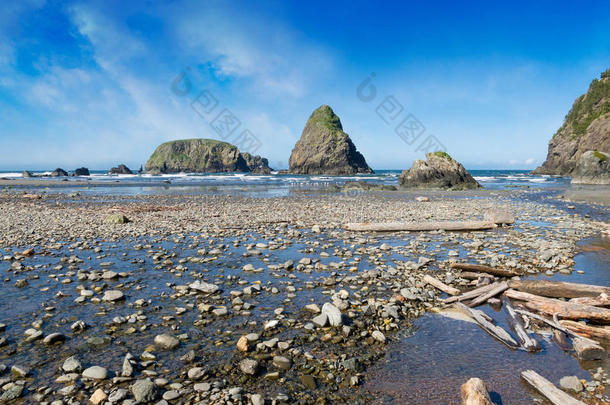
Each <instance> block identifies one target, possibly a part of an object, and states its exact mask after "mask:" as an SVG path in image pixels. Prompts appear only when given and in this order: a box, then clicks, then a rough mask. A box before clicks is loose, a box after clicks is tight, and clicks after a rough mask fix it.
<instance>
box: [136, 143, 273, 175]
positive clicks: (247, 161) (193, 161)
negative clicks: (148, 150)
mask: <svg viewBox="0 0 610 405" xmlns="http://www.w3.org/2000/svg"><path fill="white" fill-rule="evenodd" d="M250 165H252V166H250ZM146 171H147V172H161V173H180V172H186V173H189V172H190V173H220V172H256V173H268V172H270V169H269V166H268V162H267V159H263V158H261V157H260V156H252V155H250V154H246V153H241V152H240V151H239V149H237V147H236V146H235V145H231V144H230V143H227V142H221V141H216V140H213V139H186V140H179V141H171V142H166V143H164V144H162V145H160V146H159V147H157V149H156V150H155V152H154V153H153V154H152V156H151V157H150V159H148V162H147V163H146Z"/></svg>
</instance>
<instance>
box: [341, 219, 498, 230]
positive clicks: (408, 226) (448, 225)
mask: <svg viewBox="0 0 610 405" xmlns="http://www.w3.org/2000/svg"><path fill="white" fill-rule="evenodd" d="M496 227H497V225H496V224H494V223H493V222H487V221H441V222H360V223H355V222H354V223H348V224H345V225H344V228H345V230H346V231H358V232H400V231H414V232H418V231H440V230H443V231H484V230H487V229H493V228H496Z"/></svg>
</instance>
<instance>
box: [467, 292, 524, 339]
mask: <svg viewBox="0 0 610 405" xmlns="http://www.w3.org/2000/svg"><path fill="white" fill-rule="evenodd" d="M455 305H456V307H457V308H458V309H461V310H462V311H464V312H465V313H466V314H468V315H470V316H471V317H472V319H474V320H475V321H476V322H477V323H478V324H479V326H480V327H481V328H483V330H484V331H485V332H487V333H489V334H490V335H491V336H493V337H494V338H496V339H498V340H499V341H500V342H502V343H504V344H505V345H506V346H508V347H510V348H511V349H517V348H519V343H517V342H516V341H515V339H513V337H512V336H511V335H510V334H509V333H508V332H507V331H505V330H504V329H502V328H501V327H500V326H498V325H494V324H493V323H492V322H490V321H489V320H488V317H487V316H483V314H484V313H483V312H482V311H479V310H477V309H472V308H468V307H467V306H466V305H464V304H462V303H461V302H456V303H455Z"/></svg>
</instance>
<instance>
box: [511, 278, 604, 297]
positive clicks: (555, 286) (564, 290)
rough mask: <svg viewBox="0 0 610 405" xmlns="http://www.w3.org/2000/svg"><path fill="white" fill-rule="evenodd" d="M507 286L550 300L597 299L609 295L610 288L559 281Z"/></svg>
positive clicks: (528, 282) (521, 283)
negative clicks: (549, 298)
mask: <svg viewBox="0 0 610 405" xmlns="http://www.w3.org/2000/svg"><path fill="white" fill-rule="evenodd" d="M508 285H509V287H510V288H512V289H513V290H518V291H522V292H526V293H530V294H535V295H541V296H543V297H552V298H579V297H597V296H599V295H600V294H606V295H610V287H603V286H599V285H588V284H576V283H564V282H561V281H549V280H510V281H509V282H508Z"/></svg>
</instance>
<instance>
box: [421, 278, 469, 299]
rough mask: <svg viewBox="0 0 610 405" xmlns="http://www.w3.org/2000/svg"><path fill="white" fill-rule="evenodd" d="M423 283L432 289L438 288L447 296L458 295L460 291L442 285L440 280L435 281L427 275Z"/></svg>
mask: <svg viewBox="0 0 610 405" xmlns="http://www.w3.org/2000/svg"><path fill="white" fill-rule="evenodd" d="M423 281H424V282H425V283H428V284H430V285H431V286H433V287H436V288H438V289H439V290H441V291H443V292H446V293H447V294H449V295H460V293H461V291H460V290H458V289H457V288H454V287H451V286H448V285H447V284H445V283H443V282H442V281H440V280H438V279H436V278H434V277H432V276H430V275H428V274H426V275H425V276H424V279H423Z"/></svg>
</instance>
